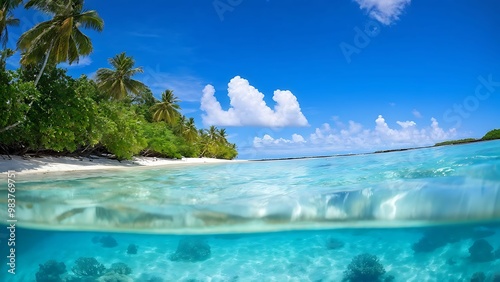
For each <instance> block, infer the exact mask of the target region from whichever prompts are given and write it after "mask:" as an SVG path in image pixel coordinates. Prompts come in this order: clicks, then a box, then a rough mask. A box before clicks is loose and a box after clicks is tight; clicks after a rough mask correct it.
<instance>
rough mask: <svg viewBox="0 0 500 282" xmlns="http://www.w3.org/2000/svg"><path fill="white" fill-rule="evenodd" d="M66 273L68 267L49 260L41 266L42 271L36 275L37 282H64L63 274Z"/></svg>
mask: <svg viewBox="0 0 500 282" xmlns="http://www.w3.org/2000/svg"><path fill="white" fill-rule="evenodd" d="M65 272H66V265H65V264H64V263H63V262H57V261H55V260H49V261H47V262H46V263H44V264H40V269H39V270H38V272H37V273H36V281H37V282H59V281H61V282H62V281H63V280H62V279H61V277H60V275H61V274H64V273H65Z"/></svg>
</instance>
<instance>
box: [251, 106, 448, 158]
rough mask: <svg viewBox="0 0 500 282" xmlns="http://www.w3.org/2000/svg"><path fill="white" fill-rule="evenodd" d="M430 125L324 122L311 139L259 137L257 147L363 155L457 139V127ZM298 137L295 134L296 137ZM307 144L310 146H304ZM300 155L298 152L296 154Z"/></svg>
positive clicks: (433, 121) (380, 121) (379, 120)
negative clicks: (370, 124) (372, 125)
mask: <svg viewBox="0 0 500 282" xmlns="http://www.w3.org/2000/svg"><path fill="white" fill-rule="evenodd" d="M430 122H431V123H430V125H428V126H424V127H422V128H418V127H417V123H416V122H414V121H396V124H398V127H395V128H392V127H390V126H389V125H388V124H387V122H386V120H385V118H384V117H383V116H382V115H379V116H378V117H377V118H376V119H375V123H374V127H373V128H370V129H365V128H363V126H362V125H361V124H359V123H356V122H354V121H349V122H348V123H347V124H342V123H337V125H335V126H331V125H330V124H329V123H324V124H323V125H321V126H320V127H318V128H316V129H315V130H314V132H313V133H311V134H310V136H309V138H308V139H307V138H303V137H302V136H300V135H299V136H300V138H299V137H297V136H295V137H294V136H292V138H291V139H284V138H278V139H275V138H273V137H272V136H270V135H269V134H266V135H265V136H264V137H263V138H260V137H255V138H254V140H253V145H254V147H255V148H266V147H268V148H270V149H277V148H278V149H282V150H283V149H287V150H291V149H296V148H298V145H301V147H302V148H306V149H307V150H303V151H301V153H316V154H317V153H320V152H325V151H327V150H328V151H332V152H361V151H369V150H379V149H391V148H402V147H418V146H425V145H433V144H435V143H437V142H439V141H443V140H447V139H450V138H453V137H455V136H456V130H455V129H454V128H452V129H449V130H444V129H443V128H441V127H440V126H439V123H438V121H437V120H436V119H435V118H431V120H430ZM294 135H295V134H294ZM304 144H306V146H303V145H304ZM294 152H297V151H294Z"/></svg>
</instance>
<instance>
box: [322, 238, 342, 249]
mask: <svg viewBox="0 0 500 282" xmlns="http://www.w3.org/2000/svg"><path fill="white" fill-rule="evenodd" d="M344 245H345V243H344V242H342V241H340V240H338V239H335V238H328V239H327V240H326V248H327V249H328V250H336V249H340V248H342V247H344Z"/></svg>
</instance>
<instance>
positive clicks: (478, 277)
mask: <svg viewBox="0 0 500 282" xmlns="http://www.w3.org/2000/svg"><path fill="white" fill-rule="evenodd" d="M484 281H486V274H484V272H476V273H474V274H472V277H471V279H470V282H484Z"/></svg>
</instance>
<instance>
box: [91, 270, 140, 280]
mask: <svg viewBox="0 0 500 282" xmlns="http://www.w3.org/2000/svg"><path fill="white" fill-rule="evenodd" d="M133 281H134V280H133V279H132V278H130V277H128V276H127V275H125V274H119V273H114V272H108V273H106V274H105V275H103V276H101V277H99V278H98V279H97V282H133Z"/></svg>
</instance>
